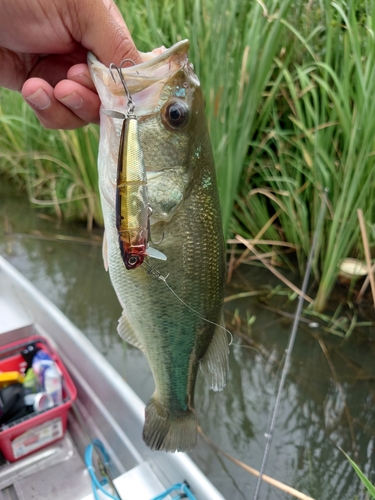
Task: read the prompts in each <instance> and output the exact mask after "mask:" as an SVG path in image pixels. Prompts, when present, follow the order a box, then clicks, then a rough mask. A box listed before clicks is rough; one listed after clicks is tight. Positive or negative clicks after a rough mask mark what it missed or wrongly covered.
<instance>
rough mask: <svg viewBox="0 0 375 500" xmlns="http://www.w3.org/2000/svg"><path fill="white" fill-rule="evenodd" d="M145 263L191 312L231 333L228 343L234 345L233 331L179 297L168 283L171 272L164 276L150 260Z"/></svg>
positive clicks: (153, 274)
mask: <svg viewBox="0 0 375 500" xmlns="http://www.w3.org/2000/svg"><path fill="white" fill-rule="evenodd" d="M143 264H146V266H147V267H148V269H149V271H147V272H148V274H151V275H152V276H156V278H159V279H160V280H161V281H163V282H164V283H165V286H166V287H167V288H168V289H169V290H170V291H171V292H172V293H173V295H174V296H175V297H176V298H177V299H178V300H179V301H180V302H181V303H182V304H183V305H184V306H185V307H187V308H188V309H189V310H190V311H191V312H193V313H194V314H195V315H196V316H198V318H200V319H203V321H206V322H207V323H211V325H215V326H218V327H219V328H221V329H222V330H224V331H225V332H226V333H228V334H229V336H230V342H229V344H228V345H230V346H231V345H232V344H233V335H232V333H231V332H230V331H229V330H228V329H227V328H225V327H224V326H222V325H218V324H217V323H215V322H214V321H211V320H209V319H207V318H205V317H204V316H202V314H201V313H199V312H198V311H196V310H195V309H193V308H192V307H191V306H189V304H186V302H184V301H183V300H182V299H181V297H179V296H178V295H177V293H176V292H175V291H174V290H173V288H172V287H170V286H169V285H168V283H167V278H168V276H169V273H168V274H167V276H163V275H162V274H161V273H160V272H159V271H158V270H157V269H155V268H154V267H152V266H151V265H150V264H149V263H148V262H146V261H144V262H143Z"/></svg>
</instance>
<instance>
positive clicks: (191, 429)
mask: <svg viewBox="0 0 375 500" xmlns="http://www.w3.org/2000/svg"><path fill="white" fill-rule="evenodd" d="M143 440H144V442H145V443H146V444H147V446H149V447H150V448H151V449H152V450H155V451H156V450H158V451H168V452H175V451H189V450H192V449H193V448H194V446H195V445H196V442H197V415H196V412H195V410H191V409H189V410H187V411H186V412H179V413H172V412H168V411H167V410H166V409H165V408H164V407H163V405H162V404H161V403H160V402H159V401H158V400H157V399H156V398H155V397H152V398H151V399H150V401H149V402H148V404H147V406H146V409H145V425H144V427H143Z"/></svg>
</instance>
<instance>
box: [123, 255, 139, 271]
mask: <svg viewBox="0 0 375 500" xmlns="http://www.w3.org/2000/svg"><path fill="white" fill-rule="evenodd" d="M142 262H143V256H142V255H130V256H129V257H128V258H127V259H126V261H125V267H126V269H135V268H136V267H138V266H140V265H141V264H142Z"/></svg>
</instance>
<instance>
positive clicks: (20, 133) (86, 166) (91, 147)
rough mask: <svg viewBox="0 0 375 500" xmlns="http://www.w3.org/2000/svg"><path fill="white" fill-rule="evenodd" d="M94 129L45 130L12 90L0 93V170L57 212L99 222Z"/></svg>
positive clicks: (96, 140)
mask: <svg viewBox="0 0 375 500" xmlns="http://www.w3.org/2000/svg"><path fill="white" fill-rule="evenodd" d="M97 148H98V130H97V128H96V127H94V126H90V127H86V128H83V129H80V130H77V131H64V130H59V131H51V130H45V129H43V128H42V127H41V126H40V125H39V123H38V121H37V120H36V118H35V116H34V114H33V113H32V111H31V110H30V109H29V108H28V106H27V105H26V104H25V103H24V102H23V100H22V98H21V97H20V96H19V95H17V94H15V93H14V92H10V91H7V90H5V89H1V93H0V173H3V174H6V175H8V176H10V177H12V178H13V179H15V180H16V181H18V183H19V184H20V186H24V187H26V189H27V192H28V195H29V198H30V200H31V201H32V202H33V203H34V204H36V205H39V206H43V207H51V209H53V210H54V212H55V213H56V214H57V215H58V216H60V217H61V216H62V214H63V213H64V216H65V217H66V218H68V219H69V218H70V219H83V220H86V221H87V227H88V228H89V229H90V228H91V227H92V224H93V222H94V221H95V222H96V223H97V224H100V225H102V224H103V219H102V213H101V208H100V202H99V191H98V176H97V168H96V156H97Z"/></svg>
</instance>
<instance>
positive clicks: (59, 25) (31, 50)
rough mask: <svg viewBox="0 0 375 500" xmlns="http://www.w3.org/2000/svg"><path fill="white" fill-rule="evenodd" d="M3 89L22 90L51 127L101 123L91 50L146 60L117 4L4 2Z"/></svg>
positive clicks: (106, 56) (0, 27)
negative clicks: (89, 58) (90, 65)
mask: <svg viewBox="0 0 375 500" xmlns="http://www.w3.org/2000/svg"><path fill="white" fill-rule="evenodd" d="M0 12H1V16H0V86H3V87H7V88H9V89H13V90H18V91H21V93H22V96H23V97H24V99H25V100H26V102H27V103H28V104H29V105H30V106H31V107H32V108H33V110H34V112H35V114H36V116H37V117H38V119H39V120H40V122H41V123H42V125H44V126H45V127H46V128H60V129H73V128H77V127H80V126H82V125H85V124H87V123H89V122H94V123H98V122H99V106H100V101H99V97H98V95H97V93H96V92H95V87H94V85H93V83H92V80H91V78H90V73H89V70H88V67H87V64H86V56H87V51H88V50H90V51H92V52H94V53H95V55H96V56H97V58H98V59H99V60H100V61H101V62H103V64H106V65H109V64H110V63H111V62H114V63H116V64H119V63H120V62H121V61H122V60H123V59H125V58H129V59H132V60H133V61H134V62H135V63H136V64H137V63H139V62H141V58H140V55H139V53H138V51H137V49H136V47H135V45H134V42H133V40H132V38H131V36H130V33H129V31H128V29H127V27H126V25H125V22H124V20H123V19H122V16H121V14H120V12H119V11H118V9H117V7H116V6H115V4H114V3H113V0H11V1H9V0H0Z"/></svg>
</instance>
